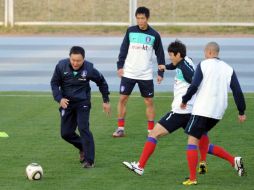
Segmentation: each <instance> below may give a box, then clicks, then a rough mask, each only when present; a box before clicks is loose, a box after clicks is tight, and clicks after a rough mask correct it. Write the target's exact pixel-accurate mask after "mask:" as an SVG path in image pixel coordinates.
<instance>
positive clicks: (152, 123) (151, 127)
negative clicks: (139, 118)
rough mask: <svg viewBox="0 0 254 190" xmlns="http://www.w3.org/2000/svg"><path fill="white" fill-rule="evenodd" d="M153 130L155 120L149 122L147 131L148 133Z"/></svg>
mask: <svg viewBox="0 0 254 190" xmlns="http://www.w3.org/2000/svg"><path fill="white" fill-rule="evenodd" d="M153 128H154V121H153V120H149V121H147V130H148V132H150V131H151V130H153Z"/></svg>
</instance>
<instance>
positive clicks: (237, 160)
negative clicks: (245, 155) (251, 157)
mask: <svg viewBox="0 0 254 190" xmlns="http://www.w3.org/2000/svg"><path fill="white" fill-rule="evenodd" d="M235 169H236V171H237V173H238V175H239V176H244V175H245V174H246V171H245V169H244V166H243V159H242V157H235Z"/></svg>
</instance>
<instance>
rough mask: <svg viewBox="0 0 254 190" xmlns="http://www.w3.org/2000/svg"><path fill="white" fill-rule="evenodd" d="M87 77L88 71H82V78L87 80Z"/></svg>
mask: <svg viewBox="0 0 254 190" xmlns="http://www.w3.org/2000/svg"><path fill="white" fill-rule="evenodd" d="M86 75H87V71H86V70H84V71H82V73H81V77H82V78H86Z"/></svg>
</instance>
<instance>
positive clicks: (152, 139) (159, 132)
mask: <svg viewBox="0 0 254 190" xmlns="http://www.w3.org/2000/svg"><path fill="white" fill-rule="evenodd" d="M167 134H168V131H167V130H166V129H165V128H164V127H163V126H162V125H161V124H159V123H157V124H156V125H155V127H154V129H153V130H152V131H151V132H150V133H149V134H148V138H147V141H146V143H145V146H144V148H143V151H142V154H141V156H140V159H139V167H141V168H144V167H145V165H146V163H147V161H148V159H149V158H150V156H151V155H152V154H153V152H154V150H155V148H156V144H157V140H158V139H159V138H160V137H162V136H165V135H167Z"/></svg>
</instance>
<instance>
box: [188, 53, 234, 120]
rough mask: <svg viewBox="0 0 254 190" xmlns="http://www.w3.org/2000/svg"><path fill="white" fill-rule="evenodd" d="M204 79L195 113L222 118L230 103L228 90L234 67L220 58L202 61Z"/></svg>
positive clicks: (198, 93)
mask: <svg viewBox="0 0 254 190" xmlns="http://www.w3.org/2000/svg"><path fill="white" fill-rule="evenodd" d="M200 68H201V71H202V74H203V80H202V82H201V84H200V87H199V90H198V92H197V97H196V101H195V103H194V107H193V111H192V114H193V115H201V116H205V117H210V118H215V119H221V118H222V116H223V114H224V112H225V110H226V108H227V104H228V90H229V86H230V81H231V77H232V74H233V69H232V68H231V67H230V66H229V65H228V64H226V63H225V62H224V61H222V60H220V59H218V58H212V59H206V60H204V61H202V62H201V63H200Z"/></svg>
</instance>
